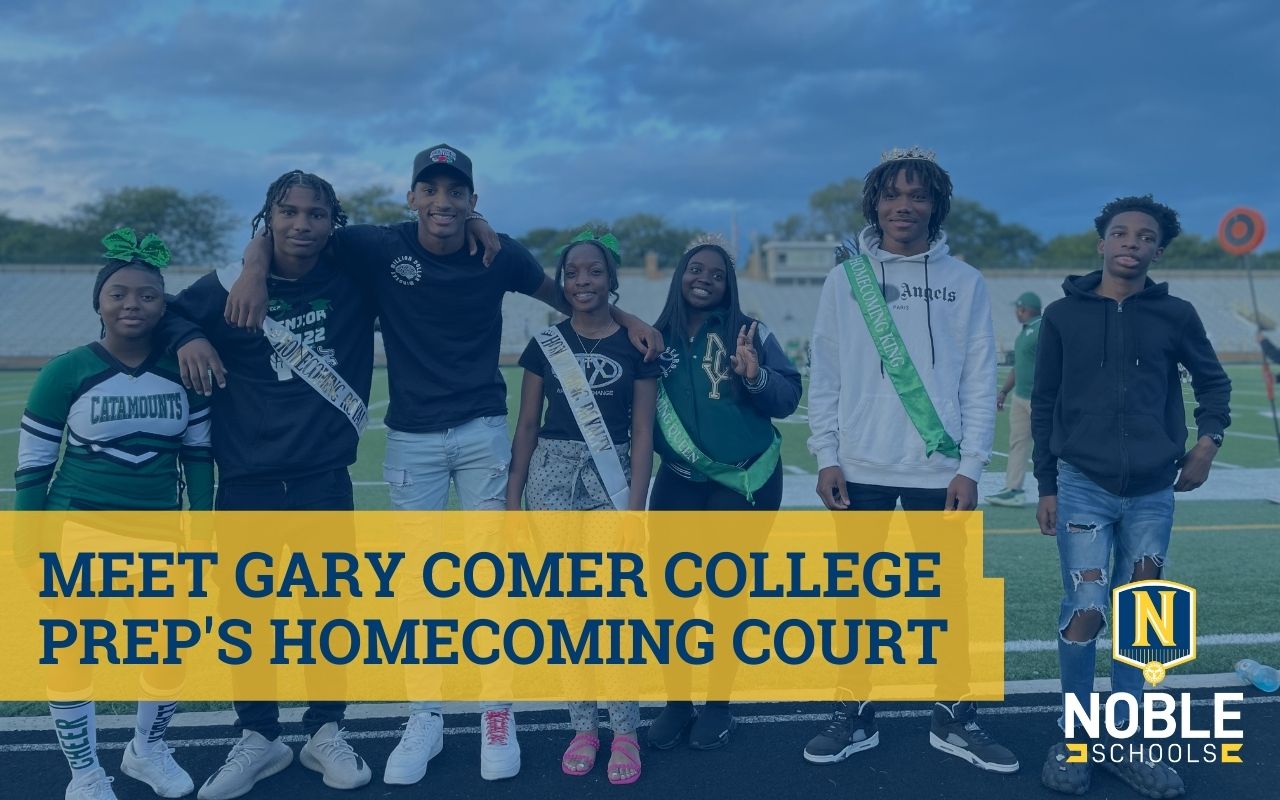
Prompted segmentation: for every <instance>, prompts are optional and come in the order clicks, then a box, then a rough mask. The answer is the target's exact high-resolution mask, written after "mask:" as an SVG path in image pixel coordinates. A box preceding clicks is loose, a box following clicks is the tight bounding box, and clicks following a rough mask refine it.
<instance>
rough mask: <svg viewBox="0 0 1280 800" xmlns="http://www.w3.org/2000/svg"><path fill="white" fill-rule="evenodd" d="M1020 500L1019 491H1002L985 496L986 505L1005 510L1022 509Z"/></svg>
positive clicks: (1020, 492)
mask: <svg viewBox="0 0 1280 800" xmlns="http://www.w3.org/2000/svg"><path fill="white" fill-rule="evenodd" d="M1022 498H1023V491H1022V490H1021V489H1005V490H1004V491H1000V492H996V493H995V494H989V495H987V503H988V504H989V505H993V506H1004V507H1006V508H1022V506H1023V502H1022Z"/></svg>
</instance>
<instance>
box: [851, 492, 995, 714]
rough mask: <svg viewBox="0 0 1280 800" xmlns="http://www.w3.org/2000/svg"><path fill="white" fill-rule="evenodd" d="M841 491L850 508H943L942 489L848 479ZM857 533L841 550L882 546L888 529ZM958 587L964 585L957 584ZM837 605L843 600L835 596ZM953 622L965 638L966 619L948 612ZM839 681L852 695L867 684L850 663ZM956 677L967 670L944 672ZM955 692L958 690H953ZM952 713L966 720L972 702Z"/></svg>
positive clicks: (954, 632) (860, 692) (954, 631)
mask: <svg viewBox="0 0 1280 800" xmlns="http://www.w3.org/2000/svg"><path fill="white" fill-rule="evenodd" d="M845 491H846V492H847V493H848V497H849V510H850V511H893V510H894V508H895V507H896V506H897V505H898V502H899V501H901V502H902V510H903V511H943V510H945V509H946V505H947V490H946V489H917V488H913V487H909V486H881V485H877V484H871V483H850V482H848V481H846V482H845ZM861 533H862V534H864V535H865V536H866V538H864V539H862V540H861V541H858V542H850V541H842V542H841V543H840V548H841V549H842V550H862V551H872V550H877V549H880V548H882V547H883V546H884V544H885V540H886V538H887V536H888V533H889V531H888V529H885V530H883V531H873V530H871V529H869V528H862V529H861ZM957 535H958V536H963V535H964V529H963V526H960V527H959V528H958V531H957ZM961 588H962V589H963V588H964V587H961ZM836 605H837V608H839V607H841V606H842V605H843V604H842V603H841V602H840V601H838V600H837V603H836ZM952 618H953V626H952V631H951V635H952V636H955V637H958V638H965V637H967V635H968V621H967V620H966V619H965V618H964V617H963V616H961V617H959V618H956V617H955V616H954V615H952ZM839 674H840V683H841V685H842V686H844V687H845V688H848V689H850V690H851V691H852V692H853V693H854V696H855V697H859V698H861V697H865V696H866V694H867V692H868V690H869V689H870V684H869V683H868V682H867V681H868V678H867V673H866V672H865V671H860V670H858V669H857V668H856V667H855V666H854V665H847V666H844V667H841V668H840V670H839ZM948 677H949V678H950V679H952V680H954V681H956V683H957V685H963V684H966V683H967V680H968V673H967V672H958V673H955V674H951V675H949V676H948ZM957 693H958V692H957ZM952 711H953V714H955V717H956V719H958V720H961V721H966V720H968V719H971V718H972V715H973V714H974V713H975V712H974V705H973V703H968V702H966V703H959V704H956V705H955V706H953V708H952Z"/></svg>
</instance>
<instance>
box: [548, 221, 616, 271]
mask: <svg viewBox="0 0 1280 800" xmlns="http://www.w3.org/2000/svg"><path fill="white" fill-rule="evenodd" d="M582 242H595V243H596V244H599V245H600V246H601V247H603V248H605V249H606V250H608V251H609V252H610V253H613V258H614V260H615V261H617V262H618V264H619V265H621V264H622V252H621V251H620V250H619V248H618V237H616V236H614V235H613V234H612V233H606V234H605V235H604V236H596V232H595V231H593V230H591V229H590V228H587V229H586V230H585V231H583V232H582V233H579V234H578V235H577V236H575V237H573V238H572V239H570V240H569V243H568V244H566V245H565V246H564V247H561V248H560V249H559V250H557V251H556V255H557V256H561V255H564V251H565V250H568V249H569V248H570V247H573V246H574V245H575V244H580V243H582Z"/></svg>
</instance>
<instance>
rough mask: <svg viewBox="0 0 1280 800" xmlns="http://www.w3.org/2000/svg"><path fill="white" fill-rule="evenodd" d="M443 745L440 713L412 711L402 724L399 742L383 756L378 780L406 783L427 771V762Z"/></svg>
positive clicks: (442, 719)
mask: <svg viewBox="0 0 1280 800" xmlns="http://www.w3.org/2000/svg"><path fill="white" fill-rule="evenodd" d="M443 749H444V717H442V716H440V715H439V714H437V713H436V712H434V711H415V712H414V713H412V714H410V715H409V719H408V721H407V722H405V724H404V733H402V734H400V744H398V745H396V749H395V750H392V751H391V755H390V756H388V757H387V767H386V769H385V770H383V772H382V782H383V783H390V784H394V785H398V786H407V785H408V784H411V783H417V782H418V781H420V780H422V776H423V775H426V774H427V762H428V761H430V760H431V759H433V758H435V757H436V756H438V755H440V751H441V750H443Z"/></svg>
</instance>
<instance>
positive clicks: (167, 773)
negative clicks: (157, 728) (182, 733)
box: [120, 739, 196, 797]
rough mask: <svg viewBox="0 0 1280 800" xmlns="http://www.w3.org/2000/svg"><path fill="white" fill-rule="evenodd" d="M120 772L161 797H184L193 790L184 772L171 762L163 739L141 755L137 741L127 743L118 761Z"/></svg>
mask: <svg viewBox="0 0 1280 800" xmlns="http://www.w3.org/2000/svg"><path fill="white" fill-rule="evenodd" d="M120 771H121V772H123V773H124V774H125V775H128V776H129V777H130V778H134V779H136V780H140V781H142V782H143V783H145V784H146V785H148V786H150V787H151V790H152V791H153V792H155V793H156V794H158V795H160V796H161V797H186V796H187V795H189V794H191V792H192V791H194V790H195V788H196V785H195V784H194V783H192V781H191V776H190V775H188V774H187V771H186V770H184V769H183V768H182V767H180V766H178V762H177V761H174V760H173V748H172V747H170V746H169V745H167V744H165V743H164V740H163V739H162V740H160V741H159V742H156V743H155V744H153V745H150V746H149V747H147V748H144V749H143V750H142V751H141V752H139V750H138V748H137V740H136V739H133V740H130V742H129V746H128V747H126V748H125V749H124V758H123V759H121V760H120Z"/></svg>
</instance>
